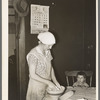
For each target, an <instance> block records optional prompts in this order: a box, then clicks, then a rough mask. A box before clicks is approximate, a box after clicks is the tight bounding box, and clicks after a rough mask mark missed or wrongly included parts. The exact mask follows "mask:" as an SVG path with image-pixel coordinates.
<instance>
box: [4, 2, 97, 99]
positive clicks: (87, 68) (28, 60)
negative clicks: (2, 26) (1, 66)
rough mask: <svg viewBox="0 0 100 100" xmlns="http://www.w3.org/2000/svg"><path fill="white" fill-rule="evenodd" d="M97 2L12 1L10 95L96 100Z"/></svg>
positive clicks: (9, 28)
mask: <svg viewBox="0 0 100 100" xmlns="http://www.w3.org/2000/svg"><path fill="white" fill-rule="evenodd" d="M96 2H97V0H8V4H7V5H8V6H7V7H8V13H7V16H6V17H8V22H7V24H8V33H7V36H8V39H6V38H5V40H7V42H8V44H7V45H8V50H7V52H8V53H7V54H8V57H7V59H8V66H6V67H7V70H8V72H7V75H8V79H7V80H6V81H8V83H7V84H8V96H7V97H8V100H97V96H96V95H97V91H96V90H97V81H98V80H97V67H98V66H97V64H96V62H97V59H96V57H97V55H96V53H97V52H96V51H97V44H96V43H97V42H96V41H97V37H96V36H97V31H96ZM5 69H6V68H5ZM5 83H6V82H5ZM5 86H6V85H5Z"/></svg>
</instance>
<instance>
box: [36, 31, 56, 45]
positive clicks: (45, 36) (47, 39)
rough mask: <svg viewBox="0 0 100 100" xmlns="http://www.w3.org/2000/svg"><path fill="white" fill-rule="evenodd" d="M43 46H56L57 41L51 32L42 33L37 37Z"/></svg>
mask: <svg viewBox="0 0 100 100" xmlns="http://www.w3.org/2000/svg"><path fill="white" fill-rule="evenodd" d="M37 38H38V39H39V40H40V41H41V42H42V43H43V44H48V45H50V44H55V43H56V40H55V37H54V35H53V34H52V33H51V32H44V33H40V34H39V35H38V37H37Z"/></svg>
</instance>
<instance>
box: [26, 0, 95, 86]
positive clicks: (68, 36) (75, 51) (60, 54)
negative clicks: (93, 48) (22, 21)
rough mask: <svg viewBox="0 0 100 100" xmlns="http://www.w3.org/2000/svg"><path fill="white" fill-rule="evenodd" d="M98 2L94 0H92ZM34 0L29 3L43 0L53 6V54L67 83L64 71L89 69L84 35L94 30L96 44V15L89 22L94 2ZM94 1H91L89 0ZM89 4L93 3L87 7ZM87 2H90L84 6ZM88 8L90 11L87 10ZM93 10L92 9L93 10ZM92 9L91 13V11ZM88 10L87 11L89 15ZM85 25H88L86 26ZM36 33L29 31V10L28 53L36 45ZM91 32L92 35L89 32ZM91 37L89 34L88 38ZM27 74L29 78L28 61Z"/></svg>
mask: <svg viewBox="0 0 100 100" xmlns="http://www.w3.org/2000/svg"><path fill="white" fill-rule="evenodd" d="M92 1H94V2H95V0H92ZM53 2H54V5H53V4H52V1H49V0H48V1H47V0H42V1H41V0H36V1H35V0H34V1H31V0H30V2H29V4H32V3H34V4H43V5H49V6H50V31H51V32H53V33H54V35H55V37H56V39H57V44H56V45H55V46H54V47H53V49H52V55H53V57H54V60H53V62H52V63H53V66H54V69H55V72H56V76H57V79H58V81H59V82H60V84H62V85H66V80H65V75H64V72H65V71H66V70H75V69H76V70H77V69H78V70H81V69H86V67H84V65H85V57H84V54H85V44H84V43H85V42H84V41H85V38H87V36H86V37H84V35H86V34H88V33H89V32H90V31H89V32H88V30H91V32H92V31H93V30H94V32H93V36H91V37H92V38H90V40H91V39H93V41H94V44H95V38H94V36H95V24H93V23H95V17H90V19H91V18H92V19H91V20H92V21H91V23H92V26H90V27H88V28H87V23H88V25H89V24H91V23H90V22H88V21H87V20H88V19H87V18H88V16H95V10H94V9H95V8H94V7H95V6H94V2H91V1H90V0H53ZM90 2H91V3H90ZM88 4H90V6H91V5H92V9H90V6H89V8H88ZM85 5H87V6H85ZM87 10H88V11H87ZM91 10H92V11H91ZM91 13H92V15H91ZM87 14H88V15H87ZM85 25H86V26H85ZM36 36H37V35H31V34H30V13H29V15H28V16H27V17H26V36H25V38H26V42H25V44H26V50H25V52H26V55H27V53H28V52H29V51H30V49H32V48H33V47H35V46H36V45H37V41H38V40H37V38H36ZM89 36H90V35H89ZM87 39H88V38H87ZM26 76H27V82H28V66H27V62H26Z"/></svg>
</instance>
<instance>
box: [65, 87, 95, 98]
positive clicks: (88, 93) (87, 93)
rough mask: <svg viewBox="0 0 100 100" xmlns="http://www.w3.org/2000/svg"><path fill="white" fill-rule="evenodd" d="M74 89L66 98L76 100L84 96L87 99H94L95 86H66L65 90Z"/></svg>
mask: <svg viewBox="0 0 100 100" xmlns="http://www.w3.org/2000/svg"><path fill="white" fill-rule="evenodd" d="M71 90H74V91H75V93H74V94H73V95H72V96H71V97H70V98H68V99H67V100H78V99H82V98H86V99H87V100H96V88H95V87H90V88H81V87H74V88H71V87H69V88H67V90H66V91H65V93H66V92H68V91H71Z"/></svg>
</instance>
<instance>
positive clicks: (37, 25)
mask: <svg viewBox="0 0 100 100" xmlns="http://www.w3.org/2000/svg"><path fill="white" fill-rule="evenodd" d="M30 21H31V22H30V23H31V34H38V33H40V32H45V31H48V29H49V6H41V5H34V4H32V5H31V20H30Z"/></svg>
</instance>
